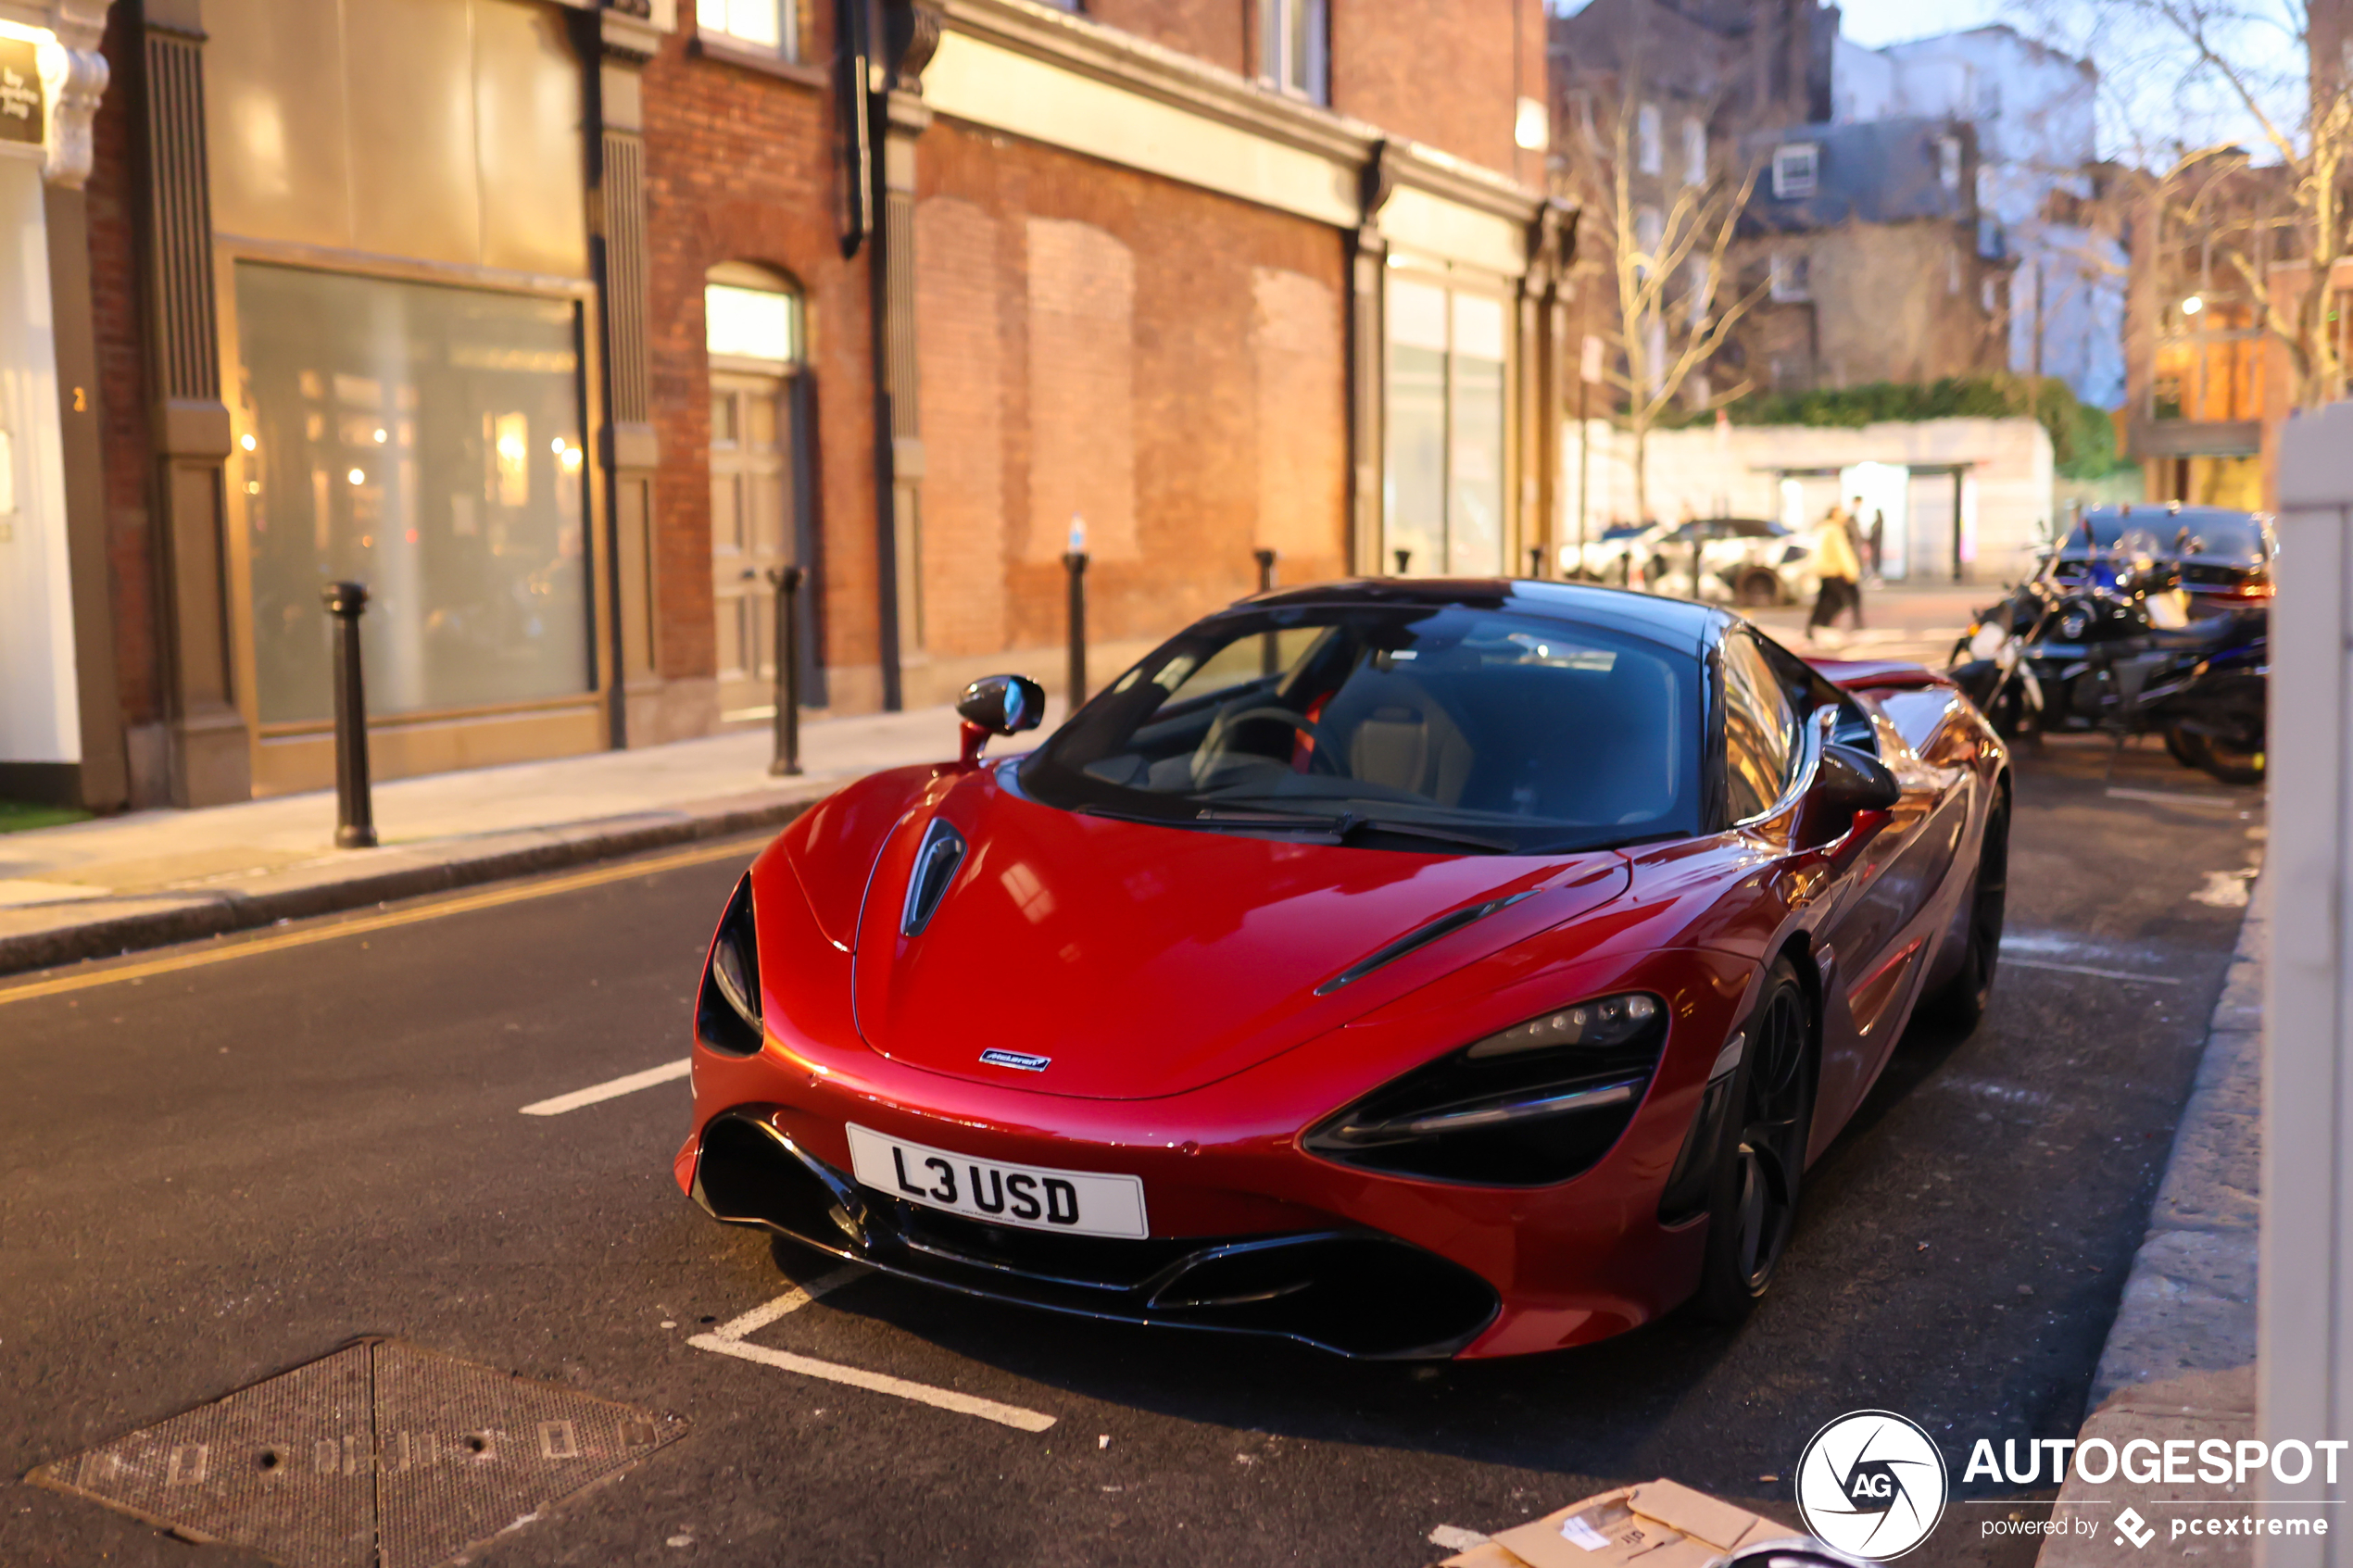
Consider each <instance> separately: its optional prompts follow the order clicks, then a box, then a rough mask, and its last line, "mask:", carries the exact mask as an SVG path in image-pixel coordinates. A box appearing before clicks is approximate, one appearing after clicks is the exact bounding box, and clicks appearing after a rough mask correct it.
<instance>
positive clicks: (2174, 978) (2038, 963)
mask: <svg viewBox="0 0 2353 1568" xmlns="http://www.w3.org/2000/svg"><path fill="white" fill-rule="evenodd" d="M2001 962H2003V963H2004V964H2007V966H2008V967H2010V968H2012V969H2048V970H2056V971H2057V972H2059V973H2061V974H2089V975H2093V976H2095V977H2096V978H2098V979H2101V980H2130V981H2132V982H2133V983H2134V984H2136V985H2180V984H2181V983H2182V977H2181V976H2180V975H2178V974H2134V973H2133V972H2132V971H2130V970H2125V969H2094V968H2093V967H2092V966H2091V965H2089V964H2081V963H2053V962H2051V960H2048V959H2014V958H2011V957H2009V956H2008V955H2007V954H2005V955H2003V957H2002V960H2001Z"/></svg>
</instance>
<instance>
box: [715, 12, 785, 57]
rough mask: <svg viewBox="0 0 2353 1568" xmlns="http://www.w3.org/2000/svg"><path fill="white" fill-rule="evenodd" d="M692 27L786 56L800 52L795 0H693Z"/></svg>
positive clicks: (726, 39) (727, 40)
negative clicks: (693, 24)
mask: <svg viewBox="0 0 2353 1568" xmlns="http://www.w3.org/2000/svg"><path fill="white" fill-rule="evenodd" d="M695 31H698V32H699V33H701V34H702V35H703V36H705V37H711V36H712V35H713V34H716V35H718V36H720V37H721V38H723V39H724V41H725V42H727V43H730V44H742V45H744V46H745V47H746V48H750V49H757V50H760V51H761V52H762V53H764V54H772V55H780V56H783V57H784V58H786V59H791V58H793V57H794V56H796V55H798V54H799V34H800V19H799V16H798V15H797V14H796V7H795V0H695Z"/></svg>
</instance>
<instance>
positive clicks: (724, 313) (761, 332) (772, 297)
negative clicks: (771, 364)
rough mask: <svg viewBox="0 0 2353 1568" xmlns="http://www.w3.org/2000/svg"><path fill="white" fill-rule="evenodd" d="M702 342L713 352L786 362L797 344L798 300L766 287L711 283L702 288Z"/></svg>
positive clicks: (797, 355) (798, 339)
mask: <svg viewBox="0 0 2353 1568" xmlns="http://www.w3.org/2000/svg"><path fill="white" fill-rule="evenodd" d="M702 300H703V346H704V348H705V350H706V351H707V352H710V353H712V354H733V355H736V356H739V357H741V358H746V359H773V360H774V361H776V362H777V363H779V364H788V363H790V362H791V361H792V360H793V359H795V358H798V357H799V348H800V310H799V306H800V302H799V300H798V299H795V298H794V297H793V296H792V295H788V294H779V293H773V292H771V291H769V290H767V289H745V288H737V287H736V286H734V285H733V284H730V283H711V284H710V285H708V286H706V287H705V288H704V289H703V291H702Z"/></svg>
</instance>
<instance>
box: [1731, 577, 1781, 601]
mask: <svg viewBox="0 0 2353 1568" xmlns="http://www.w3.org/2000/svg"><path fill="white" fill-rule="evenodd" d="M1740 601H1741V603H1742V604H1743V605H1744V606H1746V607H1748V608H1751V609H1757V608H1764V607H1766V606H1768V605H1776V604H1779V603H1780V602H1781V580H1780V578H1778V577H1776V576H1774V575H1773V574H1772V573H1771V572H1769V571H1752V572H1750V573H1748V574H1747V575H1746V576H1744V577H1743V578H1742V579H1741V588H1740Z"/></svg>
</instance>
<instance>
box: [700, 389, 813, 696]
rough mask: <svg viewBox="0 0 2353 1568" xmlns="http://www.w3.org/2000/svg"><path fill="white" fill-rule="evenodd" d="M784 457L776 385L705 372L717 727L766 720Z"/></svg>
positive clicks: (786, 442) (772, 678)
mask: <svg viewBox="0 0 2353 1568" xmlns="http://www.w3.org/2000/svg"><path fill="white" fill-rule="evenodd" d="M792 457H793V454H792V422H791V420H789V419H788V418H787V417H786V383H785V378H783V377H781V376H764V375H752V374H745V373H742V372H739V371H720V370H714V371H712V372H711V611H712V621H713V622H714V629H715V633H716V635H717V639H718V645H719V671H718V672H719V712H720V717H721V718H722V719H725V720H734V721H750V720H759V719H766V718H769V717H771V716H772V715H773V714H774V704H775V683H776V627H775V589H774V587H773V586H772V585H771V584H770V583H769V581H768V572H769V569H770V568H772V567H779V566H785V565H788V564H790V563H791V562H792V561H793V559H794V546H795V540H796V538H797V537H798V533H799V531H798V530H797V529H796V528H795V526H794V518H793V486H792V483H791V476H792Z"/></svg>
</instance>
